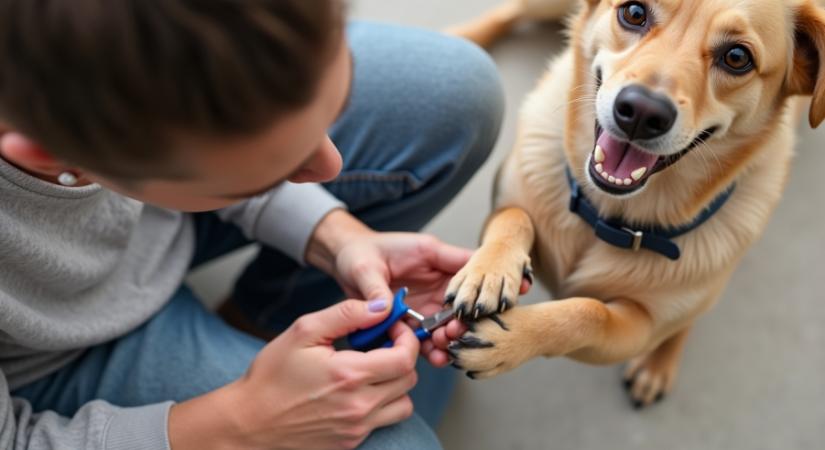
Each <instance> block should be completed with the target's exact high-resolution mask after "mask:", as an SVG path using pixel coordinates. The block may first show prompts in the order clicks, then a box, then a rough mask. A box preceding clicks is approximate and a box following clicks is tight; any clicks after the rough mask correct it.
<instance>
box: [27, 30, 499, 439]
mask: <svg viewBox="0 0 825 450" xmlns="http://www.w3.org/2000/svg"><path fill="white" fill-rule="evenodd" d="M349 39H350V44H351V47H352V50H353V55H354V61H355V80H354V85H353V94H352V98H351V99H350V104H349V106H348V109H347V111H346V112H345V114H344V115H343V116H342V117H341V118H340V119H339V121H338V122H337V123H336V124H335V125H334V126H333V128H332V130H330V135H331V136H332V138H333V140H334V141H335V143H336V144H337V145H338V148H339V149H340V150H341V153H342V154H343V157H344V169H343V172H342V174H341V176H340V177H339V178H338V179H336V180H335V181H333V182H331V183H328V184H327V185H326V188H327V189H329V190H330V191H331V192H332V193H333V194H334V195H336V196H337V197H338V198H340V199H341V200H342V201H344V202H345V203H346V204H347V206H348V207H349V209H350V211H351V212H352V213H353V214H355V215H356V216H357V217H359V218H360V219H361V220H363V221H364V222H366V223H367V224H369V225H370V226H372V227H373V228H376V229H379V230H394V231H398V230H418V229H420V228H421V227H423V226H424V225H425V224H426V223H427V222H428V221H429V220H430V219H431V218H432V217H433V216H434V215H435V214H436V213H437V212H438V211H439V210H440V209H442V208H443V207H444V206H445V205H446V204H447V203H448V202H449V201H450V199H452V198H453V197H454V196H455V194H456V193H457V192H458V191H459V190H460V189H461V188H462V187H463V186H464V184H465V183H466V182H467V181H468V180H469V178H470V177H471V176H472V174H473V173H474V172H475V171H476V170H477V169H478V167H479V166H480V165H481V164H482V163H483V162H484V161H485V160H486V158H487V156H488V154H489V152H490V150H491V149H492V147H493V145H494V143H495V139H496V137H497V134H498V128H499V124H500V120H501V116H502V108H503V98H502V93H501V89H500V85H499V80H498V76H497V75H496V71H495V67H494V66H493V64H492V63H491V61H490V60H489V58H488V57H487V56H486V55H485V54H484V53H483V52H481V51H480V50H479V49H477V48H475V47H473V46H472V45H470V44H467V43H465V42H463V41H460V40H457V39H453V38H447V37H444V36H441V35H438V34H435V33H430V32H424V31H418V30H412V29H406V28H400V27H393V26H386V25H378V24H366V23H363V24H355V25H353V26H351V27H350V29H349ZM195 219H196V226H197V231H198V233H197V235H198V242H197V251H196V255H195V258H194V260H193V263H192V264H193V266H196V265H198V264H201V263H203V262H206V261H208V260H210V259H213V258H215V257H217V256H220V255H222V254H225V253H227V252H229V251H231V250H234V249H236V248H238V247H240V246H243V245H245V244H247V243H248V242H247V241H246V240H245V239H244V238H243V236H242V235H241V233H240V231H239V230H238V229H237V228H236V227H235V226H233V225H230V224H225V223H222V222H220V221H218V220H217V219H216V217H215V216H214V215H212V214H201V215H197V216H196V218H195ZM341 298H342V293H341V291H340V289H339V288H338V286H337V285H336V284H335V282H334V281H333V280H332V279H330V278H329V277H327V276H326V275H324V274H323V273H321V272H319V271H317V270H315V269H312V268H306V267H301V266H300V265H298V264H296V263H295V262H294V261H292V260H290V259H289V258H287V257H285V256H284V255H283V254H281V253H279V252H277V251H275V250H272V249H269V248H262V249H261V251H260V253H259V254H258V256H257V257H256V259H255V260H254V261H253V262H252V263H251V264H250V265H249V266H248V267H247V268H246V270H245V271H244V272H243V274H242V275H241V277H240V278H239V280H238V282H237V284H236V286H235V290H234V293H233V296H232V301H233V303H234V305H235V306H236V307H237V308H238V309H239V310H241V311H242V312H243V313H244V314H245V315H246V316H247V317H248V318H249V320H251V321H253V322H254V323H255V324H257V325H258V326H260V327H264V328H267V329H272V330H276V331H277V330H283V329H285V328H286V327H287V326H289V324H290V323H291V322H292V321H293V320H295V318H297V317H298V316H300V315H302V314H305V313H308V312H311V311H314V310H317V309H321V308H324V307H326V306H329V305H330V304H332V303H334V302H336V301H338V300H340V299H341ZM263 345H264V342H263V341H261V340H259V339H257V338H254V337H251V336H249V335H246V334H244V333H241V332H239V331H237V330H235V329H234V328H232V327H230V326H228V325H227V324H226V323H225V322H223V321H222V320H221V319H220V318H218V317H217V316H216V315H214V314H213V313H211V312H209V311H207V310H206V309H205V308H204V307H203V306H202V305H201V303H200V302H199V301H198V300H197V299H196V298H195V296H194V295H193V293H192V292H191V291H190V290H189V289H188V288H187V287H185V286H182V287H181V288H180V290H179V291H178V292H177V293H176V294H175V295H174V296H173V298H172V299H171V300H170V302H169V304H168V305H166V307H165V308H164V309H163V310H161V311H160V312H159V313H158V314H157V315H156V316H154V317H153V318H152V319H150V320H149V321H148V322H147V323H145V324H143V325H142V326H141V327H140V328H138V329H137V330H134V331H133V332H131V333H130V334H128V335H126V336H124V337H122V338H120V339H117V340H115V341H112V342H108V343H105V344H103V345H99V346H97V347H93V348H91V349H89V350H88V351H86V352H85V353H84V354H83V355H82V356H81V357H80V358H79V359H77V360H75V361H73V362H72V363H70V364H69V365H67V366H65V367H63V368H61V369H60V370H59V371H57V372H56V373H54V374H52V375H49V376H47V377H45V378H43V379H41V380H38V381H36V382H34V383H31V384H29V385H27V386H24V387H22V388H20V389H18V390H16V391H15V392H13V395H14V396H19V397H23V398H26V399H28V400H29V401H30V402H31V403H32V406H33V407H34V409H35V411H40V410H46V409H49V410H54V411H57V412H58V413H60V414H63V415H72V414H74V412H75V411H76V410H77V409H78V408H79V407H80V406H81V405H83V404H84V403H86V402H88V401H90V400H93V399H104V400H107V401H109V402H110V403H112V404H115V405H120V406H138V405H145V404H150V403H156V402H161V401H165V400H175V401H183V400H186V399H189V398H192V397H195V396H198V395H201V394H203V393H205V392H208V391H211V390H213V389H216V388H218V387H220V386H223V385H225V384H227V383H229V382H231V381H233V380H235V379H236V378H238V377H239V376H241V375H242V374H243V373H244V372H245V370H246V368H247V367H248V366H249V364H250V363H251V361H252V360H253V359H254V357H255V355H256V354H257V353H258V351H259V350H260V349H261V347H262V346H263ZM419 379H420V381H419V385H418V386H416V388H415V390H414V391H413V393H412V396H413V401H414V403H415V405H416V413H417V414H416V415H414V416H413V417H412V418H411V419H409V420H407V421H404V422H402V423H400V424H397V425H393V426H390V427H386V428H382V429H380V430H376V431H375V432H374V433H373V434H372V435H371V436H370V437H369V439H368V440H367V441H365V442H364V444H362V446H361V447H360V448H364V449H413V448H414V449H422V450H423V449H431V448H440V445H439V444H438V441H437V439H436V438H435V436H434V434H433V432H432V430H431V429H430V428H429V427H428V426H427V425H426V424H425V422H424V420H422V418H421V417H424V418H425V419H426V421H427V422H429V423H430V426H433V425H434V424H435V423H436V422H437V420H438V419H439V418H440V416H441V414H442V413H443V410H444V408H445V407H446V404H447V401H448V396H449V393H450V391H451V388H452V385H453V382H454V377H453V374H452V373H451V372H445V371H442V370H435V369H432V368H431V367H429V366H424V365H420V371H419Z"/></svg>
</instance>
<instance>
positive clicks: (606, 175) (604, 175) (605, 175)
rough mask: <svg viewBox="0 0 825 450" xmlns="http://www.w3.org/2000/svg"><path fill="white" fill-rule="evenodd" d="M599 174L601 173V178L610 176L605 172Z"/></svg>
mask: <svg viewBox="0 0 825 450" xmlns="http://www.w3.org/2000/svg"><path fill="white" fill-rule="evenodd" d="M601 175H602V178H604V179H605V180H606V179H607V177H609V176H610V175H608V174H607V172H602V173H601Z"/></svg>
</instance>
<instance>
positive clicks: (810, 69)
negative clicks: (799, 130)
mask: <svg viewBox="0 0 825 450" xmlns="http://www.w3.org/2000/svg"><path fill="white" fill-rule="evenodd" d="M794 41H795V42H794V51H793V61H792V67H791V70H790V73H789V75H788V80H787V83H786V88H787V92H788V95H811V96H812V97H813V98H812V99H811V110H810V112H809V114H808V121H809V122H810V124H811V127H812V128H816V127H818V126H819V124H820V123H822V121H823V119H825V10H823V9H821V8H819V7H818V6H817V5H816V3H814V2H813V1H810V0H809V1H805V2H804V3H802V4H801V5H800V6H799V8H798V9H797V10H796V29H795V30H794Z"/></svg>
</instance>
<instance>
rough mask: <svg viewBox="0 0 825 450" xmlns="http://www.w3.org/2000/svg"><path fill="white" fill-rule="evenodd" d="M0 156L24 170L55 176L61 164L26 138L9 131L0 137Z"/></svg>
mask: <svg viewBox="0 0 825 450" xmlns="http://www.w3.org/2000/svg"><path fill="white" fill-rule="evenodd" d="M0 156H2V157H3V159H5V160H7V161H9V162H10V163H12V164H14V165H16V166H18V167H21V168H22V169H24V170H28V171H32V172H36V173H42V174H57V173H59V172H60V170H61V167H62V165H61V163H60V162H59V161H58V160H56V159H55V158H54V157H53V156H52V155H51V154H50V153H49V152H47V151H46V150H44V149H43V148H42V147H40V145H38V144H37V143H36V142H34V141H32V140H31V139H29V138H28V137H26V136H24V135H22V134H20V133H17V132H14V131H9V132H6V133H5V134H3V135H2V136H0Z"/></svg>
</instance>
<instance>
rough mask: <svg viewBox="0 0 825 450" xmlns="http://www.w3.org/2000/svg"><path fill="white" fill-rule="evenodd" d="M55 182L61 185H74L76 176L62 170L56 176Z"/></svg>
mask: <svg viewBox="0 0 825 450" xmlns="http://www.w3.org/2000/svg"><path fill="white" fill-rule="evenodd" d="M57 182H58V183H60V184H62V185H63V186H74V185H76V184H77V176H75V174H73V173H71V172H63V173H61V174H60V175H58V176H57Z"/></svg>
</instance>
